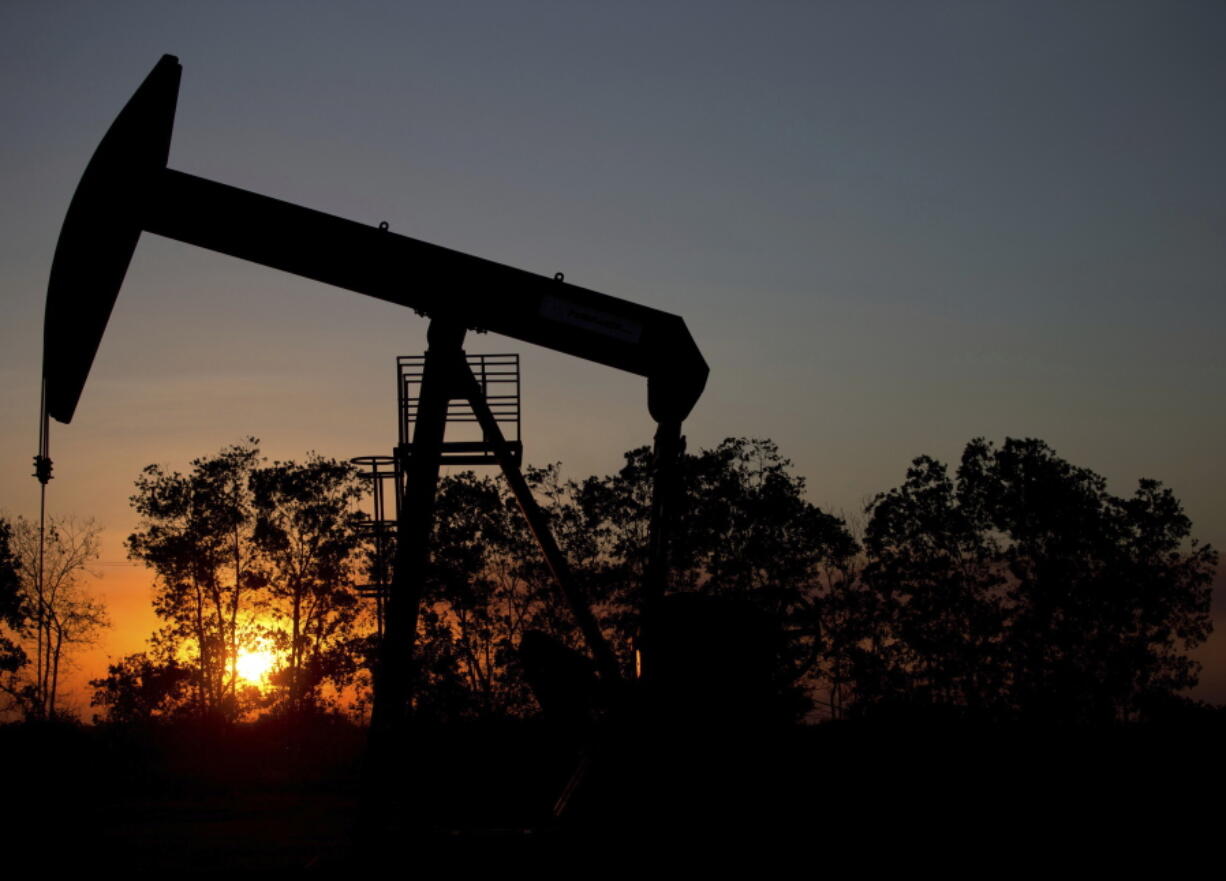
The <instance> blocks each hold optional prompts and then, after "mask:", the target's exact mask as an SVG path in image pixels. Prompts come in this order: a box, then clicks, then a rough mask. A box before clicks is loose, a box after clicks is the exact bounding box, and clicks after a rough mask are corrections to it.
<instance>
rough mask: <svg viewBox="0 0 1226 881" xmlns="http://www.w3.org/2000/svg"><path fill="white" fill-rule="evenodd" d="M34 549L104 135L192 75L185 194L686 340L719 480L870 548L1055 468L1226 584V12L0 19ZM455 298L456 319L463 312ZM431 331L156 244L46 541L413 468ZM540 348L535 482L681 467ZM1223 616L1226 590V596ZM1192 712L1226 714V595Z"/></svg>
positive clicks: (379, 8) (1, 402)
mask: <svg viewBox="0 0 1226 881" xmlns="http://www.w3.org/2000/svg"><path fill="white" fill-rule="evenodd" d="M0 46H2V47H3V51H0V119H3V120H4V128H5V133H4V137H3V138H0V182H2V184H3V192H2V195H3V198H0V296H2V297H3V313H2V314H3V319H0V413H2V414H3V417H4V419H3V423H2V424H0V511H2V512H3V513H6V514H7V515H8V516H10V517H11V516H15V515H17V514H23V515H26V516H31V515H36V514H37V499H38V493H37V482H36V481H35V480H34V479H33V478H32V477H30V471H31V466H30V461H31V459H30V457H31V456H32V455H33V454H34V453H35V452H36V447H37V421H36V415H37V410H38V398H37V391H38V372H39V363H40V358H41V354H40V348H41V328H42V310H43V297H44V293H45V289H46V281H47V273H48V270H49V267H50V265H51V256H52V253H53V250H54V247H55V241H56V236H57V234H58V231H59V226H60V223H61V221H62V219H63V216H64V212H65V211H66V209H67V206H68V202H69V199H70V198H71V196H72V192H73V189H74V188H75V186H76V183H77V180H78V179H79V177H80V175H81V172H82V171H83V170H84V168H85V164H86V162H87V161H88V159H89V157H90V155H91V154H92V152H93V150H94V147H95V146H96V145H97V143H98V141H99V139H100V138H101V137H102V134H103V133H104V132H105V130H106V128H107V126H108V125H109V124H110V122H111V120H112V119H113V118H114V116H115V115H116V113H118V111H119V109H120V108H121V107H122V106H123V104H124V102H125V101H126V100H127V98H128V97H129V96H130V95H131V93H132V91H133V90H134V89H135V88H136V86H137V85H138V84H139V83H140V81H141V80H142V79H143V77H144V76H145V74H146V73H147V72H148V71H149V70H150V69H151V68H152V66H153V64H154V63H155V62H156V61H157V59H158V58H159V57H160V56H161V55H162V54H163V53H172V54H175V55H178V56H179V58H180V60H181V62H182V64H183V82H182V87H181V90H180V98H179V109H178V116H177V121H176V127H175V135H174V142H173V145H172V148H171V158H170V165H171V166H172V167H174V168H177V169H180V170H183V171H187V172H191V173H193V174H198V175H202V176H205V177H209V178H213V179H215V180H219V181H222V182H225V183H229V184H233V185H237V186H241V187H245V188H248V189H252V190H255V191H257V192H261V193H266V194H268V195H272V196H276V197H279V198H282V199H287V200H289V201H292V202H296V203H299V204H303V205H306V206H309V207H313V208H317V209H320V210H324V211H328V212H330V213H334V214H338V215H341V216H343V217H348V218H352V219H355V220H360V221H363V222H368V223H377V222H379V221H384V220H386V221H388V223H389V224H390V225H391V228H392V229H393V230H395V231H397V232H400V233H404V234H406V235H410V236H415V237H418V238H421V239H425V240H427V241H431V242H435V243H438V244H442V245H446V246H448V247H452V248H456V249H458V250H462V251H467V252H469V253H473V254H478V255H480V256H483V257H487V258H491V259H495V260H499V261H501V262H505V263H509V264H511V265H514V266H518V267H521V268H524V269H529V270H532V271H535V272H538V273H542V274H552V273H553V272H556V271H562V272H565V274H566V278H567V281H571V282H573V283H575V284H578V285H581V286H584V287H588V288H593V289H595V290H599V291H603V292H606V293H610V294H613V295H615V296H620V297H624V298H627V299H631V300H637V301H640V302H643V303H646V304H649V305H652V306H655V307H658V308H661V309H665V310H668V311H672V312H676V313H679V314H681V315H682V316H684V317H685V319H686V321H687V322H688V324H689V326H690V329H691V331H692V332H693V334H694V337H695V338H696V339H697V341H698V343H699V345H700V346H701V347H702V349H703V352H704V354H705V356H706V358H707V360H708V361H709V362H710V364H711V381H710V384H709V386H708V390H707V393H706V396H705V397H704V398H703V400H702V401H701V402H700V403H699V405H698V407H697V409H696V410H695V412H694V415H693V417H692V418H691V420H690V421H689V422H688V423H687V434H688V435H689V439H690V444H691V446H710V445H713V444H715V443H717V442H718V441H719V440H720V439H722V438H724V437H726V436H730V435H744V436H761V437H770V438H773V439H774V440H775V441H777V442H778V444H779V445H780V447H781V449H782V451H783V453H784V454H785V455H786V456H788V457H789V458H791V459H792V460H793V462H794V463H795V465H796V468H797V471H798V473H800V474H802V475H804V477H805V478H806V479H807V481H808V487H809V491H810V496H811V498H812V500H813V501H814V502H816V503H817V504H819V505H821V506H823V507H825V508H827V509H828V510H832V511H835V512H843V513H847V514H852V515H854V514H857V513H858V512H859V511H861V510H862V508H863V505H864V502H865V501H866V500H867V499H868V498H870V497H871V496H872V495H873V494H875V493H877V492H879V491H882V490H885V489H888V488H890V487H892V486H895V485H897V484H898V483H900V482H901V480H902V478H903V476H904V472H905V469H906V465H907V463H908V462H909V461H910V459H912V458H913V457H915V456H917V455H919V454H921V453H927V454H931V455H934V456H936V457H937V458H939V459H942V460H943V461H947V462H956V460H957V458H958V456H959V454H960V452H961V449H962V446H963V445H964V444H965V443H966V441H968V440H969V439H970V438H972V437H975V436H980V435H982V436H985V437H988V438H990V439H993V440H996V441H1000V440H1002V439H1003V438H1005V437H1006V436H1019V437H1039V438H1042V439H1044V440H1046V441H1047V442H1048V443H1049V444H1051V445H1052V446H1053V447H1054V448H1055V449H1056V451H1057V452H1058V453H1059V454H1060V455H1062V456H1063V457H1065V458H1066V459H1068V460H1069V461H1071V462H1072V463H1074V464H1075V465H1079V466H1084V467H1088V468H1091V469H1093V470H1095V471H1097V472H1099V473H1101V474H1103V475H1104V476H1106V477H1107V478H1108V480H1109V484H1110V489H1111V490H1112V491H1113V492H1115V493H1116V494H1120V495H1125V494H1130V493H1131V492H1132V490H1133V488H1134V487H1135V484H1136V480H1137V478H1139V477H1142V476H1145V477H1153V478H1156V479H1158V480H1161V481H1163V482H1164V483H1166V484H1167V485H1169V486H1170V487H1172V488H1173V490H1174V492H1175V494H1176V495H1177V496H1178V497H1179V498H1180V499H1181V500H1182V501H1183V503H1184V507H1185V510H1186V513H1187V514H1188V515H1189V516H1190V517H1191V519H1192V522H1193V524H1194V525H1195V535H1197V536H1198V537H1199V538H1200V539H1202V540H1203V541H1206V542H1209V543H1212V544H1213V545H1214V546H1216V547H1219V548H1221V547H1224V546H1226V492H1224V490H1226V469H1224V468H1223V458H1222V450H1223V449H1226V417H1224V415H1223V411H1222V407H1221V404H1220V400H1221V390H1222V388H1223V380H1224V379H1226V355H1223V350H1222V344H1221V338H1222V332H1223V329H1224V328H1226V297H1224V296H1223V294H1224V293H1226V264H1224V260H1223V253H1224V250H1223V241H1224V238H1226V163H1224V162H1223V157H1226V52H1223V50H1222V47H1223V46H1226V5H1223V4H1221V3H1220V2H1203V3H1190V2H1158V0H1155V2H1148V3H1128V2H1102V3H1097V2H1069V0H1061V2H1053V3H1043V2H1034V0H1029V2H1016V3H998V2H962V3H938V2H925V3H917V2H896V3H884V2H855V3H852V2H843V3H816V2H814V3H765V2H758V3H752V4H751V3H743V4H730V3H714V2H704V3H700V2H687V3H667V2H653V3H634V2H620V3H616V4H613V3H596V2H592V3H577V2H568V3H560V2H559V3H536V2H529V3H506V2H485V3H476V2H474V3H460V2H453V3H446V4H444V3H408V2H346V3H344V4H340V3H327V4H325V3H308V2H293V3H290V2H284V3H275V2H262V3H246V2H244V3H225V2H211V3H209V4H186V3H169V2H157V3H152V2H151V3H134V2H114V3H71V2H56V3H44V2H19V0H5V2H4V3H3V4H0ZM456 295H457V296H462V295H463V290H462V288H460V287H458V289H457V291H456ZM424 329H425V326H424V322H423V321H422V320H421V319H420V318H418V317H417V316H416V315H414V314H413V313H412V312H411V311H409V310H405V309H402V308H399V307H396V306H392V305H389V304H386V303H381V302H378V301H375V300H372V299H368V298H365V297H362V296H360V295H357V294H352V293H349V292H347V291H341V290H337V289H332V288H328V287H325V286H323V285H319V284H316V283H313V282H309V281H306V280H303V279H298V278H295V277H292V276H288V275H284V274H279V273H277V272H274V271H272V270H268V269H263V268H261V267H258V266H254V265H250V264H245V263H242V262H240V261H237V260H234V259H232V258H228V257H223V256H220V255H217V254H213V253H209V252H206V251H202V250H198V249H194V248H191V247H190V246H187V245H182V244H179V243H175V242H171V241H167V240H163V239H158V238H156V237H153V236H149V235H146V236H144V237H143V238H142V241H141V244H140V246H139V247H138V249H137V252H136V256H135V259H134V260H133V262H132V266H131V269H130V270H129V273H128V278H127V281H126V283H125V286H124V288H123V290H122V292H121V294H120V297H119V301H118V304H117V306H116V309H115V312H114V314H113V316H112V319H111V324H110V327H109V329H108V331H107V336H106V337H105V338H104V340H103V343H102V348H101V351H100V352H99V355H98V358H97V360H96V361H95V364H94V369H93V372H92V374H91V377H90V380H89V382H88V383H87V385H86V387H85V392H84V395H83V397H82V401H81V405H80V407H79V408H78V410H77V414H76V417H75V418H74V421H73V424H72V425H70V426H60V425H58V424H55V425H53V429H52V457H53V459H54V460H55V466H56V479H55V481H54V482H53V483H52V484H51V485H50V489H49V505H50V510H51V511H52V513H55V514H69V513H74V514H78V515H81V516H94V517H96V518H97V519H98V520H99V521H101V522H102V523H103V524H104V525H105V526H106V528H107V532H106V543H105V547H104V552H103V558H102V559H103V561H104V563H106V564H107V565H104V566H103V567H101V571H103V572H104V578H103V579H102V580H101V581H99V582H98V585H97V587H98V589H99V590H100V591H102V592H103V594H104V596H105V597H106V598H107V599H108V601H109V602H110V603H111V607H112V615H113V617H114V618H115V619H116V624H117V626H116V628H115V630H114V631H113V632H112V633H111V634H110V635H109V636H108V638H107V641H106V643H105V644H104V645H103V646H102V647H100V649H99V650H98V651H97V652H95V653H94V654H93V655H91V656H89V657H88V658H86V660H85V664H84V667H83V669H82V670H81V671H80V672H79V674H78V676H79V677H80V678H85V677H88V676H95V675H99V674H100V673H101V672H102V670H101V665H102V664H103V663H104V662H105V656H106V655H107V654H111V655H115V656H117V655H120V654H125V653H128V652H131V651H135V650H137V649H139V648H140V647H141V642H142V640H143V638H144V636H145V635H146V634H147V632H148V630H149V629H150V627H151V626H152V625H153V623H154V619H153V617H152V615H151V614H150V613H149V612H148V609H147V605H148V598H149V587H148V585H149V581H150V579H149V576H148V574H147V573H146V572H145V571H144V570H142V569H139V568H137V567H134V566H132V565H131V564H126V563H124V560H125V553H124V550H123V546H122V542H123V539H124V537H125V536H126V535H127V534H128V533H129V532H130V531H131V530H132V528H133V526H134V522H135V521H134V518H133V516H132V514H131V512H130V510H129V508H128V506H127V499H128V496H129V495H130V494H131V491H132V482H133V480H134V478H135V477H136V475H137V473H138V472H139V471H140V469H141V468H142V467H143V466H144V465H146V464H149V463H151V462H158V463H163V464H166V465H170V466H172V467H177V468H185V467H186V465H187V463H188V461H189V460H190V459H192V458H195V457H198V456H201V455H208V454H211V453H214V452H216V451H217V450H219V449H220V448H221V447H222V446H224V445H227V444H230V443H233V442H236V441H238V440H240V439H241V438H243V437H245V436H248V435H255V436H257V437H259V438H261V439H262V441H263V448H264V450H265V452H266V453H267V454H269V455H270V456H272V457H279V458H287V457H298V458H300V457H302V456H303V455H304V454H305V453H306V452H307V451H308V450H316V451H319V452H320V453H323V454H326V455H333V456H338V457H349V456H353V455H358V454H363V453H381V452H387V451H389V450H390V447H391V445H392V443H393V442H394V439H395V423H394V418H395V408H394V398H393V394H394V392H393V388H394V380H393V370H394V357H395V356H396V355H397V354H408V353H416V352H419V351H421V350H422V349H423V348H424ZM468 348H469V350H470V351H495V352H496V351H520V352H521V353H522V356H523V367H524V394H525V401H524V418H525V424H524V438H525V443H526V457H527V459H528V461H530V462H535V463H541V464H543V463H545V462H551V461H561V462H563V463H564V465H565V467H566V470H567V472H568V473H569V474H571V475H574V476H583V475H586V474H589V473H595V472H599V473H605V472H608V471H611V470H613V469H614V468H616V467H617V466H618V464H619V461H620V454H621V452H622V451H624V450H626V449H628V448H630V447H632V446H637V445H640V444H643V443H647V442H648V441H649V439H650V436H651V431H652V425H651V423H650V420H649V418H648V415H647V411H646V394H645V386H644V383H643V382H642V381H641V380H639V379H637V378H635V377H631V376H628V375H621V374H617V373H614V372H611V371H609V370H607V369H605V368H600V367H597V366H594V365H588V364H584V363H581V362H578V361H575V360H573V359H568V358H565V357H562V356H559V355H555V354H552V353H549V352H545V351H543V350H540V349H536V348H533V347H530V346H526V345H524V344H520V343H516V342H515V341H511V340H506V339H504V338H499V337H495V336H492V335H491V336H487V337H475V338H470V341H469V345H468ZM1223 583H1224V582H1223V580H1222V579H1221V578H1219V585H1222V584H1223ZM1217 597H1218V599H1217V604H1216V610H1217V614H1216V616H1215V617H1216V618H1217V620H1218V625H1219V633H1218V635H1217V636H1215V637H1214V638H1213V640H1212V641H1211V642H1210V643H1209V644H1208V645H1207V646H1206V647H1205V649H1204V650H1202V651H1201V652H1199V653H1198V657H1201V658H1202V659H1203V660H1204V661H1205V662H1206V664H1207V670H1206V673H1205V676H1204V677H1203V684H1202V686H1201V688H1200V690H1199V691H1198V695H1199V696H1202V697H1206V698H1209V699H1212V700H1216V701H1226V648H1224V646H1226V589H1223V588H1221V587H1219V590H1218V591H1217Z"/></svg>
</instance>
